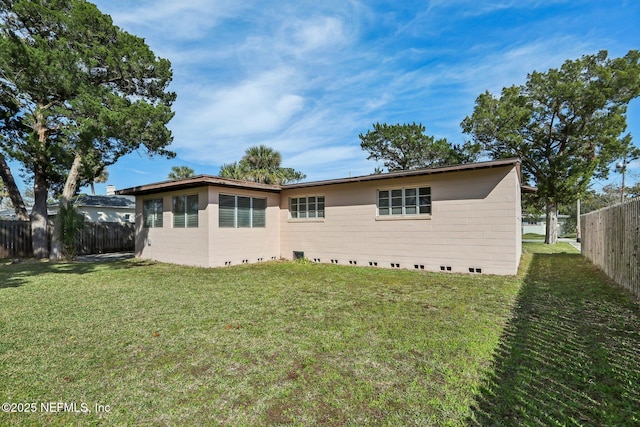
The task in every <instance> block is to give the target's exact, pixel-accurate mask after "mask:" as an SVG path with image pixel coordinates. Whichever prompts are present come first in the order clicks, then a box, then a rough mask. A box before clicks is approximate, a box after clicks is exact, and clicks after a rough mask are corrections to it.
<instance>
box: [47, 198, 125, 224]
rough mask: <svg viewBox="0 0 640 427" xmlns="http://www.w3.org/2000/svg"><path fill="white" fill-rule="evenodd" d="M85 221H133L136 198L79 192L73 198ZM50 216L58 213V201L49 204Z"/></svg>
mask: <svg viewBox="0 0 640 427" xmlns="http://www.w3.org/2000/svg"><path fill="white" fill-rule="evenodd" d="M73 203H74V204H75V205H76V206H77V207H78V212H79V213H81V214H83V215H84V219H85V221H87V222H120V223H133V222H135V213H136V200H135V197H133V196H119V195H106V196H103V195H98V196H95V195H88V194H81V195H79V196H77V197H76V198H74V199H73ZM49 209H50V212H51V213H50V216H53V215H56V214H57V213H58V203H54V204H51V205H50V206H49Z"/></svg>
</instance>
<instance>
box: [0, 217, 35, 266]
mask: <svg viewBox="0 0 640 427" xmlns="http://www.w3.org/2000/svg"><path fill="white" fill-rule="evenodd" d="M31 253H32V249H31V225H30V223H29V222H28V221H0V258H15V257H28V256H30V255H31Z"/></svg>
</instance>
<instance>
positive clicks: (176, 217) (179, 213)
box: [173, 194, 198, 228]
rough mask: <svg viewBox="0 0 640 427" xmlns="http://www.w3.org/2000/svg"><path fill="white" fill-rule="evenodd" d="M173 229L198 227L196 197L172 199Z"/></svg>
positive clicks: (193, 195) (187, 195)
mask: <svg viewBox="0 0 640 427" xmlns="http://www.w3.org/2000/svg"><path fill="white" fill-rule="evenodd" d="M173 227H174V228H197V227H198V195H197V194H186V195H181V196H175V197H174V198H173Z"/></svg>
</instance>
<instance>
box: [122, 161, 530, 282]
mask: <svg viewBox="0 0 640 427" xmlns="http://www.w3.org/2000/svg"><path fill="white" fill-rule="evenodd" d="M521 179H522V177H521V172H520V161H519V160H518V159H501V160H495V161H491V162H481V163H469V164H464V165H457V166H448V167H440V168H432V169H422V170H412V171H400V172H392V173H386V174H376V175H366V176H359V177H351V178H342V179H333V180H326V181H316V182H307V183H298V184H289V185H283V186H278V185H265V184H257V183H254V182H248V181H240V180H233V179H225V178H220V177H216V176H209V175H200V176H196V177H193V178H186V179H182V180H175V181H164V182H159V183H155V184H148V185H142V186H139V187H134V188H129V189H125V190H121V191H119V192H118V194H126V195H133V196H136V215H135V216H136V255H137V256H138V257H140V258H145V259H153V260H157V261H163V262H170V263H176V264H187V265H197V266H203V267H218V266H225V265H234V264H240V263H243V264H244V263H252V262H260V261H266V260H270V259H279V258H287V259H292V258H295V257H298V256H304V257H305V258H307V259H309V260H311V261H314V262H322V263H332V264H347V265H358V266H360V265H362V266H372V267H385V268H408V269H417V270H431V271H444V272H471V273H482V274H516V272H517V270H518V264H519V262H520V255H521V253H522V235H521V232H522V221H521V215H522V210H521V203H520V199H521V186H522V182H521Z"/></svg>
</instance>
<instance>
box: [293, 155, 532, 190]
mask: <svg viewBox="0 0 640 427" xmlns="http://www.w3.org/2000/svg"><path fill="white" fill-rule="evenodd" d="M504 166H515V167H517V168H518V175H520V159H515V158H510V159H500V160H492V161H489V162H477V163H465V164H462V165H455V166H442V167H437V168H430V169H415V170H404V171H397V172H389V173H382V174H372V175H362V176H356V177H353V178H341V179H329V180H325V181H314V182H301V183H297V184H287V185H283V186H282V189H283V190H288V189H294V188H305V187H319V186H324V185H335V184H349V183H354V182H366V181H376V180H381V179H393V178H405V177H412V176H425V175H436V174H442V173H451V172H462V171H470V170H476V169H489V168H497V167H504Z"/></svg>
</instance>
